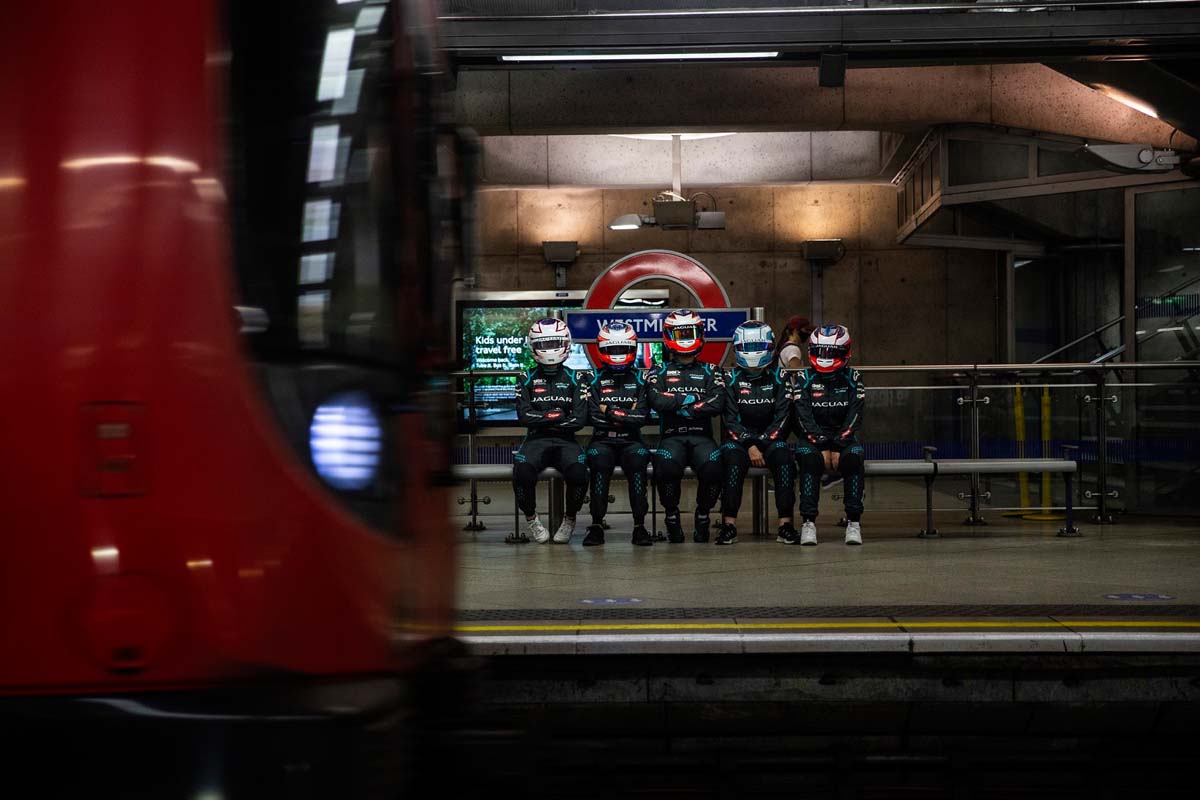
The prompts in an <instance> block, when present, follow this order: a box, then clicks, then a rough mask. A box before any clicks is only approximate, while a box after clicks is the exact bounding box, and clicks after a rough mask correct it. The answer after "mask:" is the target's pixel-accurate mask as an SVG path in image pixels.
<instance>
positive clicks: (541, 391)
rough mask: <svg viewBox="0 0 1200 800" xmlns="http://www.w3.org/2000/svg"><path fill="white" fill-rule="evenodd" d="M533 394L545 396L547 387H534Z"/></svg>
mask: <svg viewBox="0 0 1200 800" xmlns="http://www.w3.org/2000/svg"><path fill="white" fill-rule="evenodd" d="M533 393H534V394H545V393H546V387H545V386H535V387H533Z"/></svg>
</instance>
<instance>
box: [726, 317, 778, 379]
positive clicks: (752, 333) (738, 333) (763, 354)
mask: <svg viewBox="0 0 1200 800" xmlns="http://www.w3.org/2000/svg"><path fill="white" fill-rule="evenodd" d="M774 350H775V332H774V331H772V330H771V326H770V325H768V324H767V323H765V322H759V321H758V320H750V321H749V322H743V323H742V324H741V325H738V326H737V330H735V331H734V332H733V357H734V360H735V361H737V363H738V366H739V367H745V368H746V369H760V368H761V367H765V366H766V365H767V364H769V363H770V362H771V357H772V356H773V355H774Z"/></svg>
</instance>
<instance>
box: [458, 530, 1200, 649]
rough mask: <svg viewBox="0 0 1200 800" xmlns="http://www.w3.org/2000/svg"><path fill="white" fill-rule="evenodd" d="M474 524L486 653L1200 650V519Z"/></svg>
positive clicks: (472, 629) (475, 635)
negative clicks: (514, 533) (848, 535)
mask: <svg viewBox="0 0 1200 800" xmlns="http://www.w3.org/2000/svg"><path fill="white" fill-rule="evenodd" d="M484 521H485V522H486V523H487V524H488V525H489V529H488V530H486V531H483V532H481V533H477V534H472V533H466V532H464V533H463V534H462V535H461V536H462V538H461V546H460V549H459V561H460V576H461V580H460V585H459V602H458V607H459V609H460V624H459V635H460V636H461V637H462V638H464V639H465V640H466V641H468V642H469V643H471V644H472V645H473V646H475V647H476V648H477V649H479V650H480V651H481V652H488V653H550V652H557V653H564V652H689V651H696V650H700V651H706V652H765V651H775V652H778V651H784V652H813V651H831V652H836V651H842V652H845V651H878V652H901V651H908V652H921V651H924V652H971V651H979V650H986V651H1021V652H1028V651H1042V650H1051V651H1056V652H1060V653H1061V652H1082V651H1084V650H1090V651H1092V652H1096V651H1121V652H1130V651H1135V652H1136V651H1146V652H1165V651H1170V652H1195V651H1200V524H1198V523H1197V522H1196V521H1194V520H1163V519H1141V520H1138V519H1124V520H1122V521H1121V522H1120V523H1118V524H1116V525H1111V526H1096V525H1091V524H1088V523H1081V527H1082V534H1083V535H1082V536H1081V537H1079V538H1060V537H1058V536H1057V535H1056V532H1057V530H1058V527H1059V523H1053V522H1049V523H1035V522H1027V521H1020V520H1013V519H1008V518H1004V517H1000V516H998V515H997V516H994V517H993V518H991V519H989V523H990V524H988V525H987V526H983V527H975V528H970V527H966V526H963V525H961V524H958V523H959V522H960V520H957V519H950V518H945V519H939V520H938V521H937V522H938V525H939V527H940V529H941V530H942V533H943V536H942V538H940V539H932V540H924V539H918V538H916V536H915V535H914V534H915V531H916V530H917V529H918V528H919V527H921V522H922V520H921V516H920V515H919V514H909V513H879V514H872V515H868V516H867V517H866V518H865V519H864V527H863V534H864V539H865V544H864V545H863V546H862V547H848V546H846V545H845V544H843V542H842V530H841V529H840V528H837V527H836V526H835V525H834V524H833V521H832V520H830V521H828V522H825V521H824V519H823V520H822V521H823V522H825V524H823V525H822V526H821V527H820V529H819V536H820V544H819V545H818V546H817V547H799V546H784V545H781V544H777V543H776V542H775V541H774V539H773V538H770V539H767V538H757V537H754V536H748V535H742V536H741V537H740V541H739V543H738V544H736V545H734V546H731V547H716V546H714V545H712V544H707V545H700V544H694V543H692V542H691V541H690V540H689V541H688V542H687V543H684V544H678V545H670V544H667V543H658V544H656V545H655V546H654V547H649V548H635V547H633V546H632V545H630V544H629V542H628V522H627V521H625V522H624V523H622V521H620V520H616V521H614V525H613V527H612V528H611V529H610V530H609V531H608V535H607V538H608V543H607V544H605V545H604V546H603V547H597V548H584V547H582V546H581V544H580V542H581V540H582V533H583V531H582V530H580V531H578V532H577V534H576V538H575V540H574V541H573V542H572V543H571V544H569V545H565V546H564V545H552V544H547V545H537V544H533V543H529V544H522V545H510V544H505V543H504V541H503V538H504V535H505V534H506V533H507V532H508V531H509V530H510V529H511V517H492V518H485V520H484Z"/></svg>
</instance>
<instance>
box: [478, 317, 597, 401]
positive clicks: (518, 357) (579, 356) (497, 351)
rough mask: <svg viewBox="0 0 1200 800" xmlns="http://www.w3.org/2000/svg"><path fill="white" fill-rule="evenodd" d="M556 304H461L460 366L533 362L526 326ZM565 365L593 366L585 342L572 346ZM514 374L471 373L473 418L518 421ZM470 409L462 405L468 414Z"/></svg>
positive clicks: (515, 366) (521, 366)
mask: <svg viewBox="0 0 1200 800" xmlns="http://www.w3.org/2000/svg"><path fill="white" fill-rule="evenodd" d="M557 310H558V307H550V306H544V305H543V306H498V305H482V304H481V305H464V306H462V307H460V309H459V331H460V332H461V337H462V340H461V342H460V348H461V355H462V361H463V369H466V370H471V369H478V370H517V371H520V372H524V371H525V370H528V369H532V368H533V366H534V360H533V356H532V355H531V354H530V352H529V348H528V347H526V346H525V334H526V333H527V332H528V331H529V326H530V325H532V324H533V323H535V322H537V321H538V320H539V319H543V318H545V317H551V316H554V312H555V311H557ZM567 366H569V367H573V368H575V369H591V363H590V362H589V361H588V357H587V353H586V352H585V351H584V349H583V345H581V344H575V345H572V346H571V355H570V356H568V357H567ZM516 384H517V379H516V378H511V377H481V378H475V379H474V385H475V419H476V421H477V422H479V423H481V424H494V423H501V422H509V423H512V422H516V421H517V389H516ZM469 415H470V409H469V408H466V409H464V411H463V416H464V419H466V418H469Z"/></svg>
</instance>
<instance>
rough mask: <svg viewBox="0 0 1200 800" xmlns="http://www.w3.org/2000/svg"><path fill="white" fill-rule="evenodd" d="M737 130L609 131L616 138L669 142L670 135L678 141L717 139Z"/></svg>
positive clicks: (730, 134) (734, 133)
mask: <svg viewBox="0 0 1200 800" xmlns="http://www.w3.org/2000/svg"><path fill="white" fill-rule="evenodd" d="M736 134H737V131H726V132H722V133H610V134H609V136H616V137H617V138H618V139H641V140H643V141H648V142H669V141H671V137H673V136H678V137H679V139H680V141H684V142H690V141H694V140H697V139H719V138H721V137H722V136H735V135H736Z"/></svg>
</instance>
